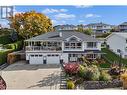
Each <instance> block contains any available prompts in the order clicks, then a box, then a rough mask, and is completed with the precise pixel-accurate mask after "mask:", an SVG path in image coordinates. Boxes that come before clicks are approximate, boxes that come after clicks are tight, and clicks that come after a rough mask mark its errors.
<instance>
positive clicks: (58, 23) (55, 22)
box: [52, 20, 66, 26]
mask: <svg viewBox="0 0 127 95" xmlns="http://www.w3.org/2000/svg"><path fill="white" fill-rule="evenodd" d="M52 23H53V26H55V25H63V24H66V21H65V20H59V21H57V20H52Z"/></svg>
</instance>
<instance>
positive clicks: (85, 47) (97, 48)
mask: <svg viewBox="0 0 127 95" xmlns="http://www.w3.org/2000/svg"><path fill="white" fill-rule="evenodd" d="M84 50H101V42H97V47H96V48H87V42H84Z"/></svg>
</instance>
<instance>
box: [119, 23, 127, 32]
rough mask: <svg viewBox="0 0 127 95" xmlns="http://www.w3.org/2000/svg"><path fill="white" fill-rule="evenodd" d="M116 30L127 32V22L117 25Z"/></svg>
mask: <svg viewBox="0 0 127 95" xmlns="http://www.w3.org/2000/svg"><path fill="white" fill-rule="evenodd" d="M117 28H118V31H119V32H120V31H121V32H127V22H123V23H122V24H120V25H118V26H117Z"/></svg>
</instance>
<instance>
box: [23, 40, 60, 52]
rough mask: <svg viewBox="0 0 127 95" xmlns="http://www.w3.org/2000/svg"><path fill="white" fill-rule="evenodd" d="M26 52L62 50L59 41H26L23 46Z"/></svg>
mask: <svg viewBox="0 0 127 95" xmlns="http://www.w3.org/2000/svg"><path fill="white" fill-rule="evenodd" d="M25 50H26V52H36V51H38V52H60V51H62V43H61V42H49V41H43V42H42V41H38V42H27V44H26V47H25Z"/></svg>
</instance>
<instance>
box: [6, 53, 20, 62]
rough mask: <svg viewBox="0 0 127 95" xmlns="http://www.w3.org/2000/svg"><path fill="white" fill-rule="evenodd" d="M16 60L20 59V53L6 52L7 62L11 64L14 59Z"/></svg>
mask: <svg viewBox="0 0 127 95" xmlns="http://www.w3.org/2000/svg"><path fill="white" fill-rule="evenodd" d="M18 60H20V55H18V54H14V53H9V54H8V57H7V62H8V63H9V64H12V63H14V62H16V61H18Z"/></svg>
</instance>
